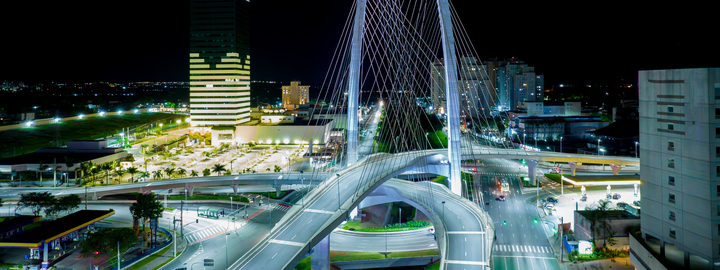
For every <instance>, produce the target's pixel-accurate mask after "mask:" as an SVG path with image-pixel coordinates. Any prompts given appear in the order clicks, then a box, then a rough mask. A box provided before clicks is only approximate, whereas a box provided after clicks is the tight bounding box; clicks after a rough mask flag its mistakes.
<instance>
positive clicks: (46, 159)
mask: <svg viewBox="0 0 720 270" xmlns="http://www.w3.org/2000/svg"><path fill="white" fill-rule="evenodd" d="M51 149H52V148H51ZM60 149H62V148H60ZM107 155H110V153H83V152H57V153H52V152H50V153H39V152H35V153H30V154H25V155H20V156H14V157H9V158H0V165H17V164H38V163H40V162H42V163H43V164H45V165H52V164H53V163H57V164H65V158H66V157H67V158H69V159H72V160H73V163H74V164H75V165H78V164H80V163H81V162H86V161H90V160H93V159H98V158H101V157H104V156H107Z"/></svg>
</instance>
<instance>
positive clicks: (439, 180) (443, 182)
mask: <svg viewBox="0 0 720 270" xmlns="http://www.w3.org/2000/svg"><path fill="white" fill-rule="evenodd" d="M432 181H433V182H435V183H438V184H441V185H445V186H446V187H447V186H448V180H447V177H446V176H442V175H440V176H438V177H437V178H435V179H433V180H432Z"/></svg>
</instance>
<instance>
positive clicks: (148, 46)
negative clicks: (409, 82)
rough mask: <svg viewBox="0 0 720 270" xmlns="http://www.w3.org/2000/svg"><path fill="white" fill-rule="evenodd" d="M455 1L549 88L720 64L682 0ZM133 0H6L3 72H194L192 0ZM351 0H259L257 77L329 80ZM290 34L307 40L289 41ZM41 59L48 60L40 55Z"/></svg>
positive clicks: (483, 43) (105, 75)
mask: <svg viewBox="0 0 720 270" xmlns="http://www.w3.org/2000/svg"><path fill="white" fill-rule="evenodd" d="M456 2H457V3H453V4H454V5H455V8H456V9H457V10H458V11H459V13H460V14H459V15H460V17H462V18H477V19H475V20H464V21H463V22H464V25H463V27H465V29H466V30H467V31H468V33H469V35H470V36H471V37H473V42H474V43H475V44H476V50H477V51H478V53H479V54H480V60H482V61H485V60H487V59H489V58H492V57H496V58H499V59H509V58H511V57H516V58H519V59H523V60H524V61H526V62H527V63H528V64H530V65H533V66H535V67H536V69H537V72H538V73H542V74H544V75H545V76H546V81H547V82H546V84H545V85H546V88H550V87H553V86H556V85H557V84H559V83H631V84H636V83H637V71H638V70H647V69H662V68H693V67H709V66H713V65H717V64H718V63H720V61H719V58H720V56H718V55H717V54H711V53H709V52H711V51H712V50H711V43H710V42H702V39H700V38H699V40H700V41H699V42H696V41H695V40H694V39H685V38H676V39H669V38H668V37H667V34H668V33H683V34H682V36H685V37H688V36H698V37H700V36H699V34H701V33H702V31H703V29H702V27H701V26H702V25H705V24H704V23H703V16H699V15H698V16H694V15H693V14H694V13H690V12H683V11H684V10H683V8H682V7H680V8H676V7H674V8H672V10H671V9H670V8H655V9H653V10H650V11H644V10H630V9H627V10H622V9H618V8H617V7H599V8H597V9H596V10H593V13H592V14H588V12H587V11H585V10H581V9H577V8H573V7H564V6H563V7H561V6H549V5H545V6H520V7H517V6H510V4H502V3H490V4H484V5H482V6H480V5H479V4H474V3H468V2H460V1H456ZM124 3H126V4H123V5H120V6H110V4H109V3H108V4H105V3H98V4H96V5H95V6H81V5H72V4H47V5H42V6H39V7H36V6H30V4H27V3H17V2H13V3H3V4H1V5H2V6H3V9H4V10H13V11H15V12H13V13H12V14H10V15H8V16H5V17H3V18H2V19H0V20H2V25H4V26H5V29H4V30H3V32H4V33H6V34H7V35H8V36H11V37H14V38H12V39H9V40H10V41H6V42H5V43H4V46H5V47H6V48H7V50H8V51H11V52H13V53H11V54H8V55H6V56H5V62H6V63H7V64H6V65H5V67H4V68H3V72H2V73H0V74H3V75H2V78H0V80H8V81H24V82H29V83H32V82H45V81H62V82H67V83H74V82H92V81H112V82H130V81H185V80H187V74H188V73H189V70H188V67H187V64H186V63H187V53H188V52H189V45H188V44H189V21H190V15H189V6H190V5H189V1H187V0H186V1H180V2H173V4H172V5H169V4H168V3H149V4H148V3H140V2H139V1H129V2H124ZM351 5H352V2H351V1H320V2H312V3H302V2H292V1H256V2H252V6H253V12H252V19H251V29H252V37H253V38H252V42H251V47H253V48H254V49H253V50H252V54H253V57H254V58H253V60H254V64H253V67H252V74H253V77H252V80H276V81H290V80H301V81H305V82H307V83H309V84H311V85H315V84H319V83H322V80H323V78H324V76H325V73H326V71H327V67H328V66H329V61H330V59H331V57H332V52H333V51H334V49H335V47H336V45H337V41H338V40H339V36H340V33H341V31H342V26H343V23H344V21H345V19H346V17H347V16H348V14H349V13H350V8H351ZM138 7H142V8H138ZM537 10H550V12H548V13H539V12H537ZM671 11H672V13H674V14H681V15H679V17H678V15H673V17H674V18H676V19H675V20H672V21H671V20H667V19H666V17H665V16H664V15H663V14H667V13H669V12H671ZM691 16H692V17H691ZM510 18H513V19H514V20H509V19H510ZM23 21H24V22H26V23H22V24H18V23H17V22H23ZM578 25H580V26H582V27H581V28H578V27H577V26H578ZM38 33H41V34H38ZM286 40H295V41H299V42H293V43H292V46H288V43H287V42H285V41H286ZM148 60H150V61H148ZM38 61H43V62H44V64H43V65H37V63H38ZM300 67H302V68H300ZM628 80H629V81H628Z"/></svg>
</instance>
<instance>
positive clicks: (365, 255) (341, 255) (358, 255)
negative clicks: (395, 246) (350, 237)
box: [330, 250, 385, 262]
mask: <svg viewBox="0 0 720 270" xmlns="http://www.w3.org/2000/svg"><path fill="white" fill-rule="evenodd" d="M380 259H385V255H382V254H380V253H377V252H350V251H332V250H331V251H330V261H331V262H338V261H339V262H344V261H363V260H380Z"/></svg>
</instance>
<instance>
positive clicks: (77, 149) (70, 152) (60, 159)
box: [0, 140, 128, 179]
mask: <svg viewBox="0 0 720 270" xmlns="http://www.w3.org/2000/svg"><path fill="white" fill-rule="evenodd" d="M127 156H128V152H127V151H125V150H123V149H121V148H109V147H107V141H106V140H80V141H69V142H67V145H66V147H48V148H42V149H38V150H36V151H35V152H34V153H31V154H25V155H20V156H15V157H10V158H1V159H0V177H3V178H11V179H14V178H15V177H16V174H17V173H19V172H24V171H33V172H38V171H42V172H41V173H44V174H49V175H48V176H49V177H50V178H51V179H52V177H53V173H56V172H57V173H58V174H60V173H62V174H64V176H65V178H66V179H69V178H70V177H73V178H75V177H76V176H75V170H77V169H79V168H80V164H82V163H87V162H92V163H94V164H103V163H107V162H113V161H119V160H121V159H123V158H125V157H127ZM66 159H67V160H69V161H72V165H71V166H70V167H68V164H67V163H66ZM61 176H62V175H56V178H57V179H61ZM44 177H46V176H44Z"/></svg>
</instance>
